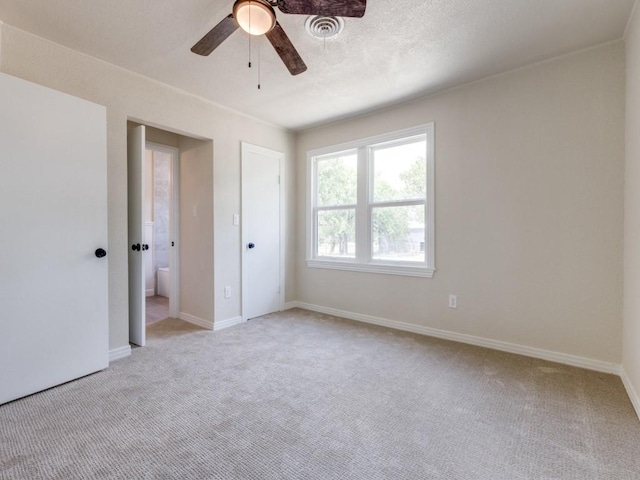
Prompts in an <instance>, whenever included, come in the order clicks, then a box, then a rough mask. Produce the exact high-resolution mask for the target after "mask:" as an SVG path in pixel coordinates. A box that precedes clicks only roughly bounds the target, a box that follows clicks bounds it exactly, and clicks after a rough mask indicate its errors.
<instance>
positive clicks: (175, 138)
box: [127, 121, 214, 347]
mask: <svg viewBox="0 0 640 480" xmlns="http://www.w3.org/2000/svg"><path fill="white" fill-rule="evenodd" d="M127 143H128V146H127V167H128V168H127V179H128V181H127V183H128V220H129V221H128V239H129V253H128V255H129V262H128V263H129V343H131V344H133V345H138V346H141V347H142V346H144V345H145V343H146V332H147V325H148V324H155V323H161V320H163V319H166V318H174V319H179V320H183V321H186V322H190V323H194V324H196V325H198V326H201V327H204V328H209V329H213V316H214V288H213V285H214V278H213V277H214V275H213V273H214V269H213V141H212V140H210V139H196V138H192V137H186V136H183V135H181V134H177V133H172V132H169V131H165V130H161V129H159V128H154V127H151V126H145V125H144V124H141V123H138V122H133V121H130V122H127ZM167 158H168V159H169V160H167ZM167 170H168V177H167ZM167 204H168V206H169V208H168V213H167V208H166V207H167ZM167 226H168V229H167ZM167 230H168V234H167ZM167 252H168V265H167ZM167 306H168V308H167ZM167 310H168V312H167Z"/></svg>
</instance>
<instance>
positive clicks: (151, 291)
mask: <svg viewBox="0 0 640 480" xmlns="http://www.w3.org/2000/svg"><path fill="white" fill-rule="evenodd" d="M155 294H156V291H155V289H153V288H150V289H147V290H146V292H145V296H147V297H153V296H155Z"/></svg>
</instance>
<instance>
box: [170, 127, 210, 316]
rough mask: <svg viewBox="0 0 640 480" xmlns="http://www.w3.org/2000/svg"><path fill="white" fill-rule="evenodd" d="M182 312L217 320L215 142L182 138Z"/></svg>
mask: <svg viewBox="0 0 640 480" xmlns="http://www.w3.org/2000/svg"><path fill="white" fill-rule="evenodd" d="M179 149H180V215H179V218H180V227H179V232H180V234H179V235H180V241H179V242H178V246H179V249H180V302H179V304H180V312H181V313H186V314H188V315H192V316H195V317H197V318H199V319H202V320H205V321H208V322H213V321H214V302H213V295H211V292H213V290H214V285H213V278H214V273H213V270H214V262H213V252H214V242H213V227H214V218H213V204H212V203H211V198H213V162H212V159H213V143H212V142H211V141H202V140H195V139H192V138H187V137H183V136H181V137H180V141H179Z"/></svg>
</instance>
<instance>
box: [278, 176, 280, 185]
mask: <svg viewBox="0 0 640 480" xmlns="http://www.w3.org/2000/svg"><path fill="white" fill-rule="evenodd" d="M278 185H280V175H278Z"/></svg>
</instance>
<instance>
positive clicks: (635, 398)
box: [620, 367, 640, 419]
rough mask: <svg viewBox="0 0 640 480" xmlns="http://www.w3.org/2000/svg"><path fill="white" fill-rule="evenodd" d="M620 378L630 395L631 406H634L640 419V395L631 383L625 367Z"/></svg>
mask: <svg viewBox="0 0 640 480" xmlns="http://www.w3.org/2000/svg"><path fill="white" fill-rule="evenodd" d="M620 378H621V379H622V383H623V384H624V388H626V390H627V395H629V399H630V400H631V404H632V405H633V408H635V410H636V414H637V415H638V418H639V419H640V395H638V392H637V391H636V389H635V388H633V383H631V380H630V379H629V376H628V375H627V371H626V370H625V369H624V367H622V368H621V370H620Z"/></svg>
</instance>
